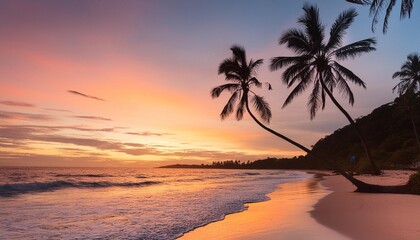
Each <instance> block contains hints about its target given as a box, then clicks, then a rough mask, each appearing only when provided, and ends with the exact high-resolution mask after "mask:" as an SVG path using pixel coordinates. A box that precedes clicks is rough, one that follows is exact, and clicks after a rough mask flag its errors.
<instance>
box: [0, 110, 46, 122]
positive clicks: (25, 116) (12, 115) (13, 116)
mask: <svg viewBox="0 0 420 240" xmlns="http://www.w3.org/2000/svg"><path fill="white" fill-rule="evenodd" d="M2 118H3V119H7V120H42V121H49V120H53V118H52V117H51V116H49V115H44V114H30V113H19V112H7V111H0V119H2Z"/></svg>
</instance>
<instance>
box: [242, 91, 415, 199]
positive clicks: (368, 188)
mask: <svg viewBox="0 0 420 240" xmlns="http://www.w3.org/2000/svg"><path fill="white" fill-rule="evenodd" d="M245 94H247V93H245ZM245 105H246V110H247V112H248V113H249V115H250V116H251V118H252V119H253V120H254V121H255V122H256V123H257V124H258V125H259V126H260V127H262V128H263V129H264V130H266V131H268V132H270V133H271V134H274V135H275V136H277V137H279V138H281V139H283V140H285V141H287V142H288V143H291V144H292V145H294V146H296V147H298V148H300V149H302V150H303V151H305V152H306V153H308V154H311V155H312V156H310V155H309V156H310V157H311V158H312V159H321V160H322V161H323V162H325V163H326V164H327V165H329V166H330V167H331V168H332V169H334V171H336V172H337V173H339V174H341V175H342V176H343V177H345V178H346V179H347V180H348V181H350V182H351V183H352V184H353V185H354V186H355V187H356V192H364V193H397V194H412V191H411V189H410V186H409V185H408V184H405V185H399V186H381V185H374V184H369V183H365V182H363V181H360V180H359V179H356V178H354V177H353V176H350V175H349V174H347V173H346V172H345V171H344V170H342V169H340V168H339V167H338V166H337V165H335V164H334V163H333V162H331V161H329V160H328V159H327V158H319V157H318V156H315V155H314V154H312V152H311V150H309V149H308V148H306V147H304V146H303V145H301V144H299V143H297V142H295V141H293V140H292V139H290V138H288V137H286V136H284V135H282V134H280V133H278V132H276V131H274V130H273V129H271V128H268V127H267V126H265V125H264V124H262V123H261V122H260V121H259V120H258V119H257V118H256V117H255V116H254V114H252V112H251V110H250V109H249V104H248V99H247V100H246V102H245ZM414 194H416V193H414Z"/></svg>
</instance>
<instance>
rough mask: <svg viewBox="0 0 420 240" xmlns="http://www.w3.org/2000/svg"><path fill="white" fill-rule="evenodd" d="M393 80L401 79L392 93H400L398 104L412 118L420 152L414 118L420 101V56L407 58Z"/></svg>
mask: <svg viewBox="0 0 420 240" xmlns="http://www.w3.org/2000/svg"><path fill="white" fill-rule="evenodd" d="M392 78H400V82H399V83H398V84H397V85H396V86H395V87H394V88H392V92H394V91H395V90H397V91H398V94H399V95H400V98H399V100H398V101H397V102H396V103H397V104H398V105H399V106H400V107H402V108H404V109H405V110H406V111H407V113H408V114H409V116H410V120H411V123H412V125H413V131H414V135H415V137H416V141H417V145H418V147H419V152H420V141H419V136H418V134H417V128H416V124H415V119H414V116H415V115H416V114H415V112H414V111H415V108H416V106H418V105H419V101H420V96H419V93H420V56H419V54H417V53H412V54H410V55H408V56H407V61H406V62H405V63H404V64H403V65H402V66H401V71H397V72H395V73H394V74H393V75H392Z"/></svg>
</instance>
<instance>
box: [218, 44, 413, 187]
mask: <svg viewBox="0 0 420 240" xmlns="http://www.w3.org/2000/svg"><path fill="white" fill-rule="evenodd" d="M231 50H232V53H233V56H232V57H231V58H227V59H225V60H223V62H222V63H221V64H220V66H219V74H224V75H225V79H226V81H228V82H229V83H227V84H223V85H221V86H218V87H215V88H213V90H212V91H211V96H212V97H213V98H217V97H219V96H220V94H221V93H222V92H225V91H228V92H230V93H231V94H232V96H231V97H230V98H229V100H228V103H227V104H226V106H225V107H224V108H223V110H222V112H221V114H220V117H221V118H222V120H223V119H226V118H227V117H228V116H229V115H230V114H232V113H233V112H234V110H235V107H236V119H237V120H238V121H239V120H241V119H242V117H243V114H244V109H246V111H247V112H248V113H249V115H250V116H251V117H252V119H253V120H254V121H255V122H256V123H257V124H258V125H259V126H260V127H262V128H263V129H264V130H266V131H268V132H270V133H272V134H274V135H275V136H277V137H280V138H281V139H283V140H285V141H287V142H289V143H291V144H293V145H294V146H296V147H298V148H300V149H301V150H303V151H305V152H306V153H308V156H309V157H311V158H315V159H320V160H322V161H323V162H324V163H326V164H327V165H329V166H330V167H331V168H332V169H334V170H335V171H336V172H338V173H340V174H341V175H342V176H344V177H345V178H346V179H347V180H349V181H350V182H351V183H352V184H353V185H355V186H356V187H357V189H356V191H358V192H371V193H411V192H410V191H411V190H410V189H411V186H410V185H409V184H406V185H402V186H379V185H373V184H368V183H365V182H363V181H360V180H358V179H356V178H354V177H353V176H350V175H349V174H347V173H346V172H345V171H343V170H342V169H340V168H339V167H337V166H336V165H335V164H334V163H333V162H331V161H330V160H328V158H320V157H319V156H316V155H315V154H312V153H311V150H309V149H308V148H306V147H304V146H303V145H301V144H299V143H297V142H295V141H293V140H292V139H290V138H288V137H286V136H284V135H282V134H280V133H278V132H276V131H274V130H272V129H271V128H268V127H267V126H265V125H264V124H263V123H262V122H261V121H259V120H258V118H257V117H255V116H254V114H253V113H252V111H251V109H250V107H249V98H251V99H252V100H251V101H252V103H253V106H254V108H255V110H256V111H257V112H258V114H259V116H260V117H261V119H262V120H263V121H265V122H267V123H269V121H270V119H271V110H270V107H269V104H268V103H267V102H266V101H265V100H264V99H263V97H260V96H258V95H257V94H255V93H254V92H253V91H252V90H251V87H253V86H256V87H261V86H262V84H261V82H260V81H259V80H258V79H257V78H256V77H255V74H256V70H257V68H258V67H259V66H260V65H261V64H262V63H263V60H262V59H258V60H257V61H253V60H252V59H251V60H250V61H249V62H248V61H247V58H246V54H245V49H244V48H243V47H240V46H237V45H234V46H233V47H232V48H231ZM269 89H270V86H269ZM235 105H236V106H235Z"/></svg>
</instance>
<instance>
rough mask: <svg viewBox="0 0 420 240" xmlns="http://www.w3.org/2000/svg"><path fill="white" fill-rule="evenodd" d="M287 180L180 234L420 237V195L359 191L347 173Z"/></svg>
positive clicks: (266, 239) (404, 174)
mask: <svg viewBox="0 0 420 240" xmlns="http://www.w3.org/2000/svg"><path fill="white" fill-rule="evenodd" d="M412 173H413V172H409V171H387V172H386V174H385V175H384V176H380V177H375V176H360V177H358V178H360V179H361V180H363V181H366V182H370V183H377V184H387V185H398V184H402V183H405V182H406V181H407V179H408V176H409V175H410V174H412ZM328 174H329V175H330V176H326V177H324V179H325V180H322V181H321V182H320V183H321V184H319V180H318V179H316V178H312V179H308V180H304V181H300V182H293V183H286V184H281V185H280V186H279V188H278V189H277V190H276V191H274V192H273V193H271V194H269V195H268V196H269V197H270V198H271V200H269V201H266V202H260V203H252V204H248V207H249V208H248V210H246V211H244V212H240V213H236V214H231V215H228V216H226V218H225V219H224V220H222V221H218V222H214V223H211V224H209V225H206V226H204V227H201V228H197V229H195V230H193V231H191V232H189V233H187V234H185V235H184V236H183V237H181V238H180V239H183V240H188V239H212V240H217V239H223V240H229V239H230V240H232V239H235V240H239V239H240V240H250V239H255V240H257V239H258V240H272V239H275V240H277V239H288V240H289V239H290V240H293V239H305V240H310V239H314V240H315V239H334V240H341V239H357V240H364V239H369V240H371V239H381V240H386V239H393V240H394V239H407V240H411V239H413V240H419V239H420V196H414V195H399V194H398V195H397V194H367V193H355V192H353V191H354V190H355V188H354V186H353V185H351V184H350V183H349V182H348V181H346V180H345V179H344V178H343V177H341V176H333V175H331V174H330V173H328Z"/></svg>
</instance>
